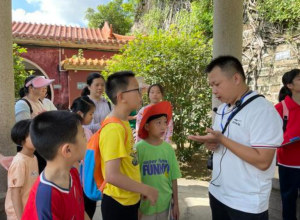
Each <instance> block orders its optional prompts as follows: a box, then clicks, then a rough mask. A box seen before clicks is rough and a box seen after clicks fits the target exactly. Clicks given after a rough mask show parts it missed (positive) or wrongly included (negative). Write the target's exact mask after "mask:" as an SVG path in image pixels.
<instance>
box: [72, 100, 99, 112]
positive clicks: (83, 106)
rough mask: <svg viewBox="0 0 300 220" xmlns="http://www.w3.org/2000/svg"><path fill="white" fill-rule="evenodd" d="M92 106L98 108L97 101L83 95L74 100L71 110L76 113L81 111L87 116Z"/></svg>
mask: <svg viewBox="0 0 300 220" xmlns="http://www.w3.org/2000/svg"><path fill="white" fill-rule="evenodd" d="M92 107H94V108H96V105H95V103H94V102H93V101H92V100H91V99H90V98H89V97H88V96H81V97H78V98H76V99H75V100H74V101H73V103H72V106H71V111H72V112H75V113H77V112H78V111H80V112H82V113H83V116H84V117H85V116H86V114H87V113H88V112H89V111H90V110H91V108H92Z"/></svg>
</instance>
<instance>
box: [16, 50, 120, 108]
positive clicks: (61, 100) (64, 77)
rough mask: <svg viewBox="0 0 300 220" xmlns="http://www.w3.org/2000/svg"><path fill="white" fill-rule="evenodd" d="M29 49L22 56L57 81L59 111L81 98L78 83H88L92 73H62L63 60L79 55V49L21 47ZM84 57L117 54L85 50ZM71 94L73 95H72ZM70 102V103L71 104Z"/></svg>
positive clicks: (55, 94) (98, 57)
mask: <svg viewBox="0 0 300 220" xmlns="http://www.w3.org/2000/svg"><path fill="white" fill-rule="evenodd" d="M20 46H22V47H25V48H27V53H26V54H22V56H23V57H24V58H26V59H28V60H30V61H31V62H33V63H35V64H37V65H38V66H39V67H41V69H42V70H43V71H44V72H45V73H46V74H47V76H48V77H49V78H51V79H55V82H54V83H53V85H54V87H60V88H56V89H55V88H54V94H52V96H54V104H55V106H57V108H58V109H67V108H68V107H69V105H70V104H72V101H73V100H74V99H75V98H76V97H78V96H80V93H81V90H78V89H77V82H86V77H87V75H88V74H89V73H90V72H92V71H78V72H74V71H60V65H59V64H60V61H61V60H60V59H59V58H60V55H59V53H61V59H63V60H64V59H65V58H66V57H68V58H70V57H72V56H73V55H77V53H78V49H71V48H62V49H61V50H60V49H59V48H54V47H52V48H51V47H39V46H28V45H20ZM83 53H84V57H85V58H87V59H89V58H91V59H96V58H97V59H101V58H102V59H103V58H105V59H109V58H110V57H111V56H113V55H114V54H115V53H116V52H109V51H99V50H87V49H83ZM70 93H71V95H70ZM69 102H70V103H69Z"/></svg>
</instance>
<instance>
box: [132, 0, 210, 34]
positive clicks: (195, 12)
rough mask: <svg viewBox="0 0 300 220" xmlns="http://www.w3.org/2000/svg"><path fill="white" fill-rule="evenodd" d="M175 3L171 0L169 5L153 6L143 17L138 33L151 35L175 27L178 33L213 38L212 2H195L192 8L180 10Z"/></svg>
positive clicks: (198, 0) (205, 0)
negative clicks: (196, 34) (200, 34)
mask: <svg viewBox="0 0 300 220" xmlns="http://www.w3.org/2000/svg"><path fill="white" fill-rule="evenodd" d="M175 1H176V0H175ZM175 1H171V0H169V3H168V4H162V3H161V4H158V3H157V4H156V5H154V6H152V8H151V9H150V10H149V12H147V13H146V14H144V15H143V16H142V18H141V25H140V27H139V28H137V31H138V32H142V33H143V32H145V33H148V34H151V33H153V32H155V31H156V30H158V29H169V28H171V29H172V28H173V27H174V26H175V27H176V28H177V30H178V32H182V33H186V34H191V33H197V32H202V33H203V35H204V36H206V37H207V38H212V30H213V2H212V0H201V1H200V0H197V1H193V2H191V3H190V7H187V8H181V9H180V10H175V9H174V2H175ZM187 2H188V1H187ZM162 5H163V8H162ZM175 8H176V7H175ZM176 9H177V8H176Z"/></svg>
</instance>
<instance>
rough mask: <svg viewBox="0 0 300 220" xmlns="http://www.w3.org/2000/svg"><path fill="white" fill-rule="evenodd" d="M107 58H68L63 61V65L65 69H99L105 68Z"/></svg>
mask: <svg viewBox="0 0 300 220" xmlns="http://www.w3.org/2000/svg"><path fill="white" fill-rule="evenodd" d="M106 62H107V60H104V59H100V60H98V59H86V58H67V59H65V60H63V61H61V66H62V67H63V68H64V69H65V70H94V71H96V70H98V71H101V70H103V69H104V68H105V66H106Z"/></svg>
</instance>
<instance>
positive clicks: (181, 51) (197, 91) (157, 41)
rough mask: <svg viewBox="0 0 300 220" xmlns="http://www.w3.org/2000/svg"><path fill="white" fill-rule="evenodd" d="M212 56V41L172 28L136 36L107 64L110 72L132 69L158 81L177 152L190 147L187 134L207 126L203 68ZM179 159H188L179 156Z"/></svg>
mask: <svg viewBox="0 0 300 220" xmlns="http://www.w3.org/2000/svg"><path fill="white" fill-rule="evenodd" d="M210 59H211V42H209V43H207V41H206V39H204V37H203V36H202V35H200V34H194V35H190V36H188V37H186V35H185V34H178V33H177V31H175V30H169V31H157V32H156V33H154V34H152V35H149V36H141V35H140V36H137V38H136V40H134V41H132V42H130V43H129V44H128V45H127V46H126V47H125V48H124V49H123V51H122V53H121V54H119V55H115V56H114V57H113V58H112V60H111V62H110V63H109V65H108V67H107V73H108V74H110V73H112V72H115V71H119V70H132V71H134V72H135V73H137V74H138V75H140V76H143V77H144V78H145V81H146V83H148V84H153V83H161V84H162V85H163V87H164V88H165V91H166V93H165V94H166V95H165V99H166V100H168V101H170V102H171V103H172V105H173V120H174V135H173V141H174V142H175V143H176V145H177V149H178V150H179V154H180V152H181V153H182V152H184V151H185V150H189V149H191V146H192V145H195V144H196V143H195V142H189V143H190V145H189V146H190V148H186V143H188V140H187V135H188V134H194V133H195V132H199V133H203V132H204V129H205V128H206V127H207V126H210V124H211V119H210V115H209V114H210V109H211V90H210V89H209V87H208V83H207V76H206V74H204V68H205V66H206V64H207V63H208V61H209V60H210ZM179 158H180V159H187V158H181V157H179Z"/></svg>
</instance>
